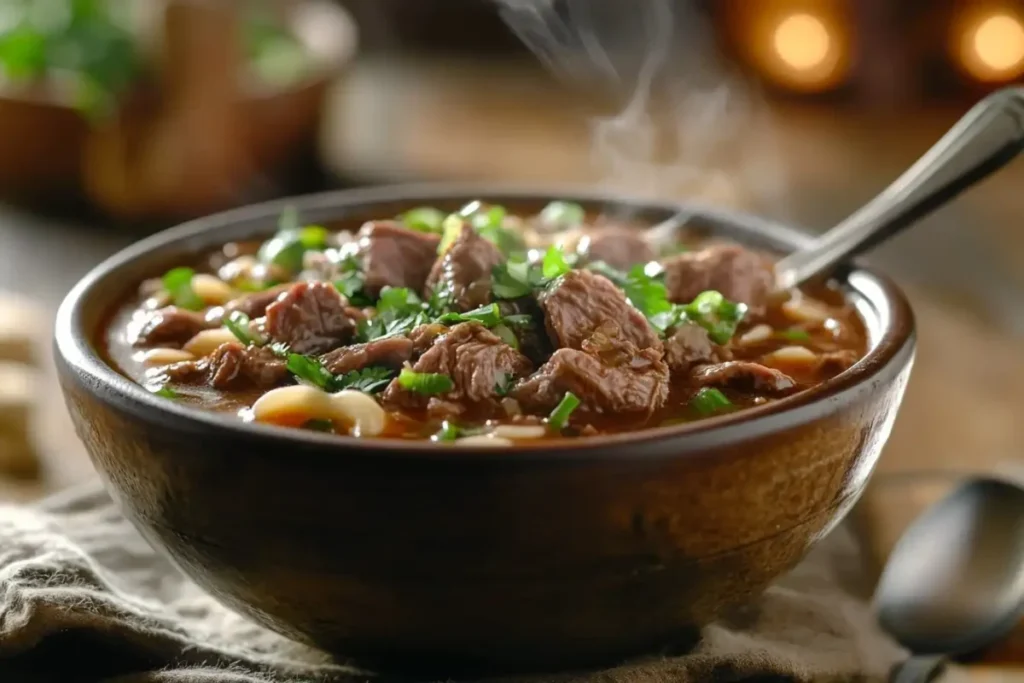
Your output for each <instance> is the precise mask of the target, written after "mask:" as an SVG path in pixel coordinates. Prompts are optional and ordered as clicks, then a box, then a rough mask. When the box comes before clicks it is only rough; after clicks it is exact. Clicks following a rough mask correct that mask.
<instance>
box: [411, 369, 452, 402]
mask: <svg viewBox="0 0 1024 683" xmlns="http://www.w3.org/2000/svg"><path fill="white" fill-rule="evenodd" d="M398 384H399V386H401V387H402V388H403V389H408V390H409V391H412V392H414V393H417V394H424V395H427V396H432V395H435V394H446V393H448V392H449V391H451V390H452V389H454V388H455V382H453V381H452V378H451V377H449V376H448V375H442V374H439V373H436V372H415V371H414V370H410V369H409V368H403V369H402V372H401V373H400V374H399V375H398Z"/></svg>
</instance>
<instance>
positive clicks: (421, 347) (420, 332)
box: [409, 323, 448, 355]
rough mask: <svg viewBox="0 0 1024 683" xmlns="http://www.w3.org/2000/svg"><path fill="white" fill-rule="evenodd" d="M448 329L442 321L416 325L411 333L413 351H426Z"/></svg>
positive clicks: (418, 352)
mask: <svg viewBox="0 0 1024 683" xmlns="http://www.w3.org/2000/svg"><path fill="white" fill-rule="evenodd" d="M447 331H448V328H447V327H446V326H444V325H442V324H441V323H428V324H426V325H420V326H419V327H414V328H413V330H412V332H410V333H409V340H410V341H412V350H413V353H415V354H417V355H419V354H421V353H424V352H426V350H427V349H429V348H430V347H431V346H433V345H434V341H435V340H436V339H437V338H438V337H440V336H441V335H442V334H444V333H445V332H447Z"/></svg>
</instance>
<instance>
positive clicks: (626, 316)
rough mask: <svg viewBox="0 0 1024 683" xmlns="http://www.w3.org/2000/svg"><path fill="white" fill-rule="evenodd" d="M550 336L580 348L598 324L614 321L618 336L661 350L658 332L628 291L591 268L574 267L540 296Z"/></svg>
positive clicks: (558, 343)
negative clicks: (626, 292) (624, 291)
mask: <svg viewBox="0 0 1024 683" xmlns="http://www.w3.org/2000/svg"><path fill="white" fill-rule="evenodd" d="M540 307H541V309H543V311H544V317H545V324H546V325H547V329H548V336H550V337H551V339H552V341H553V342H554V343H555V346H557V347H560V348H570V349H580V348H582V346H583V342H584V340H586V339H589V338H590V337H592V336H593V334H594V332H595V331H596V330H597V329H598V327H600V326H602V325H605V324H608V323H609V322H611V323H612V324H614V325H617V326H618V327H619V328H620V330H619V333H618V334H617V335H615V336H617V337H619V338H620V339H623V340H626V341H629V342H632V343H633V344H634V345H636V346H637V348H640V349H647V348H656V349H658V351H661V348H662V347H661V342H660V341H659V340H658V335H657V334H655V332H654V330H652V329H651V326H650V324H648V322H647V319H646V318H645V317H644V316H643V314H641V313H640V311H638V310H636V309H635V308H633V307H632V306H631V305H630V304H629V301H627V300H626V295H625V294H623V293H622V290H620V289H619V288H618V287H616V286H615V285H614V284H612V282H611V281H610V280H608V278H606V277H604V276H603V275H597V274H595V273H592V272H590V271H589V270H573V271H570V272H568V273H566V274H565V275H563V276H562V277H561V278H559V280H558V281H556V282H555V283H554V284H553V285H552V288H551V289H549V290H548V291H546V292H544V293H543V294H542V295H541V297H540Z"/></svg>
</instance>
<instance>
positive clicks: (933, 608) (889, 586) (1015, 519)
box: [875, 478, 1024, 683]
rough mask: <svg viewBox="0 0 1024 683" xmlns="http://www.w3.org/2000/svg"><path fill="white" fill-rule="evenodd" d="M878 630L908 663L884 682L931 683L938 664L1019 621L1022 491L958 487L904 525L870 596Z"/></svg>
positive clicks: (1023, 575) (981, 482)
mask: <svg viewBox="0 0 1024 683" xmlns="http://www.w3.org/2000/svg"><path fill="white" fill-rule="evenodd" d="M875 606H876V608H877V611H878V619H879V623H880V624H881V626H882V627H883V628H884V629H885V630H886V631H887V632H888V633H889V634H890V635H892V636H893V637H894V638H896V640H898V641H899V642H900V643H901V644H902V645H903V646H904V647H906V648H907V649H908V650H910V651H911V652H912V653H913V655H914V656H912V657H911V658H910V659H909V660H908V661H906V662H904V663H903V664H901V665H900V666H899V667H898V668H897V669H896V670H895V671H894V673H893V677H892V680H893V681H894V682H895V681H898V682H899V683H904V682H907V683H910V682H920V683H923V682H925V681H929V680H932V679H933V678H934V676H935V675H936V674H937V673H938V672H939V671H940V670H941V668H942V666H943V664H944V663H945V657H946V656H949V655H959V654H965V653H969V652H974V651H977V650H980V649H981V648H982V647H984V646H985V645H989V644H991V643H993V642H995V641H997V640H999V639H1000V638H1001V637H1003V636H1004V635H1006V634H1007V633H1008V632H1009V631H1011V630H1012V629H1013V627H1014V626H1015V625H1016V624H1017V622H1018V620H1019V619H1020V618H1021V616H1022V614H1024V489H1022V488H1020V487H1018V486H1015V485H1013V484H1010V483H1007V482H1005V481H1000V480H997V479H989V478H981V479H974V480H971V481H968V482H966V483H964V484H962V485H961V486H960V487H958V488H957V489H956V490H955V491H954V492H953V493H951V494H950V495H949V496H947V497H946V498H945V499H943V500H941V501H939V502H938V503H936V504H935V505H933V506H932V507H931V508H929V509H928V510H927V511H926V512H925V513H924V514H923V515H921V517H919V518H918V519H917V520H915V521H914V523H913V524H911V526H910V528H909V529H908V530H907V531H906V532H905V533H904V534H903V536H902V537H901V538H900V540H899V542H898V543H897V544H896V547H895V548H894V549H893V551H892V553H891V555H890V556H889V561H888V563H887V564H886V566H885V570H884V571H883V573H882V578H881V580H880V581H879V584H878V587H877V589H876V591H875Z"/></svg>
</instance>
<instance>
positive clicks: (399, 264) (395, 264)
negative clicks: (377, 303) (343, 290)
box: [357, 221, 441, 297]
mask: <svg viewBox="0 0 1024 683" xmlns="http://www.w3.org/2000/svg"><path fill="white" fill-rule="evenodd" d="M440 242H441V238H440V237H438V236H437V235H431V234H429V233H425V232H418V231H416V230H409V229H408V228H405V227H402V225H401V224H400V223H398V222H396V221H370V222H369V223H366V224H365V225H363V227H362V228H361V229H360V230H359V233H358V235H357V255H358V256H359V258H360V260H361V263H362V267H363V274H364V276H365V283H364V285H363V289H364V290H365V291H366V292H367V294H369V295H370V296H372V297H376V296H377V295H379V294H380V290H382V289H383V288H384V287H408V288H409V289H412V290H414V291H417V292H421V291H423V286H424V285H425V284H426V282H427V275H429V274H430V268H431V266H432V265H433V264H434V260H435V259H436V258H437V247H438V245H439V244H440Z"/></svg>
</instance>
